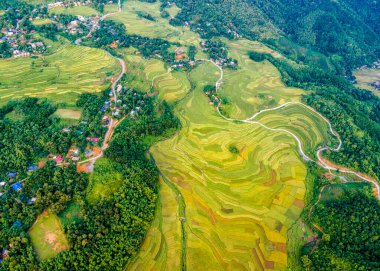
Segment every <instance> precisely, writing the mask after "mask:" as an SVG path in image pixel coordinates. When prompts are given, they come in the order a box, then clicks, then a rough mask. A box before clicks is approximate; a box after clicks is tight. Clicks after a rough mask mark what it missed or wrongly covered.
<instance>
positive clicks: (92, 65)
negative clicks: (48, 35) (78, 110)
mask: <svg viewBox="0 0 380 271" xmlns="http://www.w3.org/2000/svg"><path fill="white" fill-rule="evenodd" d="M53 47H56V48H57V49H56V50H54V52H52V53H51V54H49V55H46V56H39V57H37V58H18V59H7V60H0V82H1V84H0V105H1V104H4V103H6V102H7V101H9V100H11V99H18V98H22V97H27V96H28V97H29V96H30V97H46V98H49V99H51V100H52V101H54V102H56V103H66V104H68V105H75V101H76V99H77V96H78V94H80V93H83V92H100V91H102V90H104V89H106V88H107V87H108V86H109V85H110V81H109V78H110V76H111V75H114V74H117V73H118V72H119V70H120V67H119V65H118V63H117V62H116V60H114V59H113V58H112V57H110V56H109V55H107V54H106V53H105V52H104V51H102V50H98V49H93V48H87V47H81V46H73V45H68V44H66V43H64V44H63V45H62V44H61V45H59V44H58V43H54V44H53Z"/></svg>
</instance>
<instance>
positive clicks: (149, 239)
mask: <svg viewBox="0 0 380 271" xmlns="http://www.w3.org/2000/svg"><path fill="white" fill-rule="evenodd" d="M179 219H180V218H179V215H178V195H175V194H174V193H173V191H171V190H170V188H169V187H168V185H167V184H165V183H164V182H163V181H162V180H161V186H160V199H159V203H158V205H157V210H156V216H155V219H154V221H153V223H152V225H151V228H150V230H149V232H148V233H147V236H146V238H145V240H144V243H143V244H142V246H141V249H140V251H139V253H138V254H137V256H136V257H135V259H134V260H133V261H132V262H131V263H130V264H129V265H128V266H127V268H126V270H127V271H135V270H136V271H137V270H156V271H160V270H162V271H164V270H180V256H179V255H181V228H180V221H179Z"/></svg>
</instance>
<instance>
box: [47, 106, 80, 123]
mask: <svg viewBox="0 0 380 271" xmlns="http://www.w3.org/2000/svg"><path fill="white" fill-rule="evenodd" d="M54 114H55V115H56V116H57V117H59V118H61V119H69V120H79V119H80V118H81V114H82V113H81V111H80V110H75V109H66V108H59V109H57V111H56V112H55V113H54Z"/></svg>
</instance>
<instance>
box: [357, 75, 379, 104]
mask: <svg viewBox="0 0 380 271" xmlns="http://www.w3.org/2000/svg"><path fill="white" fill-rule="evenodd" d="M354 76H355V77H356V80H357V84H356V87H358V88H362V89H367V90H370V91H372V92H373V93H374V94H375V95H376V96H378V97H380V91H379V90H376V89H375V88H374V87H373V86H371V84H372V83H374V82H376V81H380V70H379V69H363V70H356V71H354Z"/></svg>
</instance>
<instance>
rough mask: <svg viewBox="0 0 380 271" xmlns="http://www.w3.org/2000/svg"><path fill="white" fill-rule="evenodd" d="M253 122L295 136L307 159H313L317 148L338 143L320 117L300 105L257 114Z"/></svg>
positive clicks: (290, 105) (291, 105)
mask: <svg viewBox="0 0 380 271" xmlns="http://www.w3.org/2000/svg"><path fill="white" fill-rule="evenodd" d="M254 120H257V121H260V122H261V123H263V124H265V125H266V126H268V127H270V128H275V129H285V130H287V131H289V132H291V133H293V134H295V135H296V136H297V137H298V138H299V139H300V140H301V142H302V147H303V149H304V151H305V153H306V154H307V155H308V156H309V157H313V158H315V153H316V150H317V147H318V146H322V145H323V146H326V145H327V146H333V147H335V146H336V145H337V144H338V142H337V141H336V138H335V137H334V136H333V135H332V134H331V133H329V132H328V131H329V126H328V124H327V122H326V121H324V120H323V119H322V118H321V117H320V116H318V115H317V114H316V113H314V112H313V111H311V110H309V109H307V108H306V107H305V106H303V105H301V104H289V105H288V106H286V107H282V108H280V109H276V110H273V111H266V112H263V113H262V114H259V115H258V116H257V117H256V118H255V119H254Z"/></svg>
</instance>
